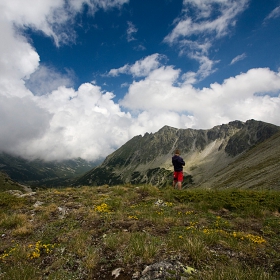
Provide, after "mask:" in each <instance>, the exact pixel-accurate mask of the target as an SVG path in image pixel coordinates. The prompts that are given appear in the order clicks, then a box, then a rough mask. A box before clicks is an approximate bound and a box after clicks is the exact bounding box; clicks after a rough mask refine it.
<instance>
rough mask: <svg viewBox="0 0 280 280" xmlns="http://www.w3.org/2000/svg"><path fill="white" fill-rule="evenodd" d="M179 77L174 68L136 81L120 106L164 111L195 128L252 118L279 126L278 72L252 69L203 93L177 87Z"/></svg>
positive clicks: (279, 76) (142, 110) (279, 79)
mask: <svg viewBox="0 0 280 280" xmlns="http://www.w3.org/2000/svg"><path fill="white" fill-rule="evenodd" d="M178 75H179V72H178V70H175V69H173V68H171V67H165V68H163V67H162V68H160V69H157V70H154V71H153V72H151V73H150V75H149V76H148V77H146V78H145V79H144V80H141V81H139V82H134V83H133V84H132V85H131V86H130V88H129V91H128V94H127V95H126V96H125V97H124V99H123V100H122V101H121V103H120V104H121V105H123V106H124V107H126V108H128V109H130V110H133V111H135V112H137V111H140V112H153V111H157V112H159V111H164V112H170V113H171V112H173V113H176V114H179V115H180V117H184V118H186V117H187V118H190V117H192V121H193V123H192V126H193V127H194V128H210V127H212V126H214V125H215V124H217V123H222V122H228V121H230V120H234V119H239V120H243V121H245V120H247V119H251V118H254V119H258V120H263V121H268V122H272V123H275V124H278V125H279V124H280V123H279V120H280V96H279V95H278V96H275V97H271V96H270V95H271V93H272V92H274V93H275V94H279V93H280V74H279V73H275V72H273V71H271V70H269V69H267V68H259V69H251V70H249V71H248V72H247V73H243V74H240V75H238V76H236V77H233V78H229V79H227V80H225V81H224V83H223V84H218V83H215V84H212V85H211V86H210V87H209V88H203V89H202V90H198V89H195V88H194V87H192V86H191V85H188V84H184V85H182V86H180V87H178V86H174V84H175V83H176V80H177V78H178ZM162 77H169V80H168V79H165V78H162ZM250 108H252V110H251V109H250ZM166 114H168V113H166ZM151 122H152V120H151ZM177 123H178V122H177ZM179 123H180V122H179ZM181 123H183V122H181ZM166 124H169V125H172V123H166Z"/></svg>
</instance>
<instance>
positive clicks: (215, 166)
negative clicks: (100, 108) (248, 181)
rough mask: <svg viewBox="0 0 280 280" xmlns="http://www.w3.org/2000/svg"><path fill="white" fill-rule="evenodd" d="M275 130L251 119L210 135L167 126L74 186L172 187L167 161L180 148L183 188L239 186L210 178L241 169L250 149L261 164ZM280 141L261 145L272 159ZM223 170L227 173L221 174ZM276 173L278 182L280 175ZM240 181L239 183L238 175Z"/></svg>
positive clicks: (118, 152) (133, 143) (111, 158)
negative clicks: (127, 184)
mask: <svg viewBox="0 0 280 280" xmlns="http://www.w3.org/2000/svg"><path fill="white" fill-rule="evenodd" d="M279 131H280V127H279V126H275V125H272V124H269V123H265V122H261V121H255V120H248V121H246V122H241V121H233V122H230V123H228V124H223V125H218V126H215V127H213V128H212V129H208V130H195V129H177V128H173V127H169V126H165V127H163V128H162V129H160V130H159V131H158V132H156V133H150V134H149V133H146V134H145V135H144V136H141V135H139V136H135V137H133V138H132V139H131V140H130V141H128V142H127V143H126V144H124V145H123V146H122V147H120V148H119V149H118V150H116V151H115V152H114V153H112V154H110V155H109V156H108V157H107V158H106V159H105V161H104V162H103V163H102V164H101V165H99V166H98V167H96V168H94V169H93V170H91V171H89V172H87V173H86V174H85V175H84V176H82V177H80V178H79V179H78V180H77V181H76V182H75V184H76V185H93V186H98V185H104V184H109V185H116V184H125V183H132V184H142V183H151V184H154V185H157V186H165V185H171V184H172V171H173V167H172V163H171V157H172V154H173V152H174V150H175V149H176V148H179V149H180V150H181V156H182V157H183V158H184V160H185V162H186V166H185V168H184V172H185V180H184V184H183V186H184V187H186V186H189V187H197V186H200V187H203V186H206V187H215V186H217V183H219V184H218V185H219V186H220V187H230V186H232V185H233V186H235V187H238V184H236V182H235V184H231V183H228V184H226V185H223V183H222V181H219V182H216V181H215V180H214V179H213V178H215V176H216V174H220V175H219V176H222V175H221V174H224V177H223V180H225V179H226V177H227V175H226V172H228V171H229V170H231V168H233V167H234V166H235V165H237V164H241V163H240V162H241V159H239V158H241V157H244V158H246V155H248V157H249V155H250V156H252V155H251V153H252V151H253V148H254V151H255V152H253V153H255V154H259V156H260V160H261V158H262V159H263V157H264V156H265V155H266V153H260V150H259V149H262V148H261V147H262V146H260V143H263V142H264V141H266V140H267V139H269V138H270V137H272V136H273V135H275V134H276V133H278V132H279ZM279 139H280V138H277V137H276V140H275V141H274V142H270V143H272V144H268V147H267V146H265V147H266V148H267V149H268V150H269V153H270V154H274V150H275V154H277V153H276V150H277V151H278V147H277V146H279V144H280V142H279ZM277 141H278V142H277ZM277 143H278V144H277ZM251 149H252V150H251ZM250 151H251V153H250ZM267 154H268V153H267ZM278 158H279V157H278ZM238 160H239V161H238ZM244 162H246V160H245V161H244ZM226 167H228V168H229V169H225V168H226ZM256 168H257V167H256ZM268 169H269V167H268ZM222 170H225V171H224V173H221V172H223V171H222ZM278 170H280V169H279V168H278ZM277 174H278V178H279V175H280V174H279V171H278V173H277ZM274 176H275V174H274ZM221 178H222V177H221ZM238 180H239V181H242V180H243V178H242V176H241V177H240V178H238ZM208 182H209V183H208ZM210 182H213V184H210ZM252 186H254V187H257V186H255V185H254V184H252V185H250V187H252Z"/></svg>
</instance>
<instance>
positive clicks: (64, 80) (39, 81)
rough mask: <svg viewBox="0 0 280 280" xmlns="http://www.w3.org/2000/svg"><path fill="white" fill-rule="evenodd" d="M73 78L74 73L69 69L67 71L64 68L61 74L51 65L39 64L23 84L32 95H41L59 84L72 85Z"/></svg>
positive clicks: (49, 91)
mask: <svg viewBox="0 0 280 280" xmlns="http://www.w3.org/2000/svg"><path fill="white" fill-rule="evenodd" d="M74 79H75V75H74V73H73V71H71V70H68V71H67V69H66V73H65V74H62V73H60V72H58V71H57V70H55V69H54V68H53V67H50V66H46V65H40V67H39V68H38V69H37V70H36V71H35V72H33V73H32V74H31V75H30V77H29V79H27V80H26V83H25V84H26V87H27V88H28V89H29V90H31V91H32V92H33V94H34V95H43V94H47V93H51V92H52V91H53V90H55V89H57V88H58V87H60V86H66V87H71V86H73V80H74Z"/></svg>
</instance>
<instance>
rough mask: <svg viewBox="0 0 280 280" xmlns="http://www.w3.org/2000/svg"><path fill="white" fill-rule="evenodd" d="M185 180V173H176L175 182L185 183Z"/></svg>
mask: <svg viewBox="0 0 280 280" xmlns="http://www.w3.org/2000/svg"><path fill="white" fill-rule="evenodd" d="M183 179H184V175H183V171H174V173H173V180H174V181H175V182H183Z"/></svg>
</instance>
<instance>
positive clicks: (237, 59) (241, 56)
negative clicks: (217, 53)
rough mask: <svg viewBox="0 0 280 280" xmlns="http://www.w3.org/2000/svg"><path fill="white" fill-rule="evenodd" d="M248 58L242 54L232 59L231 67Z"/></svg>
mask: <svg viewBox="0 0 280 280" xmlns="http://www.w3.org/2000/svg"><path fill="white" fill-rule="evenodd" d="M246 57H247V55H246V54H245V53H243V54H240V55H238V56H236V57H235V58H233V59H232V61H231V62H230V65H232V64H234V63H236V62H238V61H240V60H243V59H244V58H246Z"/></svg>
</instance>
